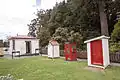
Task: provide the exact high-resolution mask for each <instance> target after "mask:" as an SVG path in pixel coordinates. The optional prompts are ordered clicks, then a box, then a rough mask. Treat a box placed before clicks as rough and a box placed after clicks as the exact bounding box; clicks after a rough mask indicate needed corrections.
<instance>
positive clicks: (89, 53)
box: [87, 42, 91, 66]
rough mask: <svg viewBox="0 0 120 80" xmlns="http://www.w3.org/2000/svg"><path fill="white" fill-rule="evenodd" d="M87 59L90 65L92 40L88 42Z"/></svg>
mask: <svg viewBox="0 0 120 80" xmlns="http://www.w3.org/2000/svg"><path fill="white" fill-rule="evenodd" d="M87 53H88V54H87V59H88V66H90V65H91V48H90V42H89V43H87Z"/></svg>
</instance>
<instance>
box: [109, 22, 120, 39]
mask: <svg viewBox="0 0 120 80" xmlns="http://www.w3.org/2000/svg"><path fill="white" fill-rule="evenodd" d="M111 38H112V41H119V40H120V20H119V21H118V22H117V23H116V24H115V26H114V30H113V32H112V34H111Z"/></svg>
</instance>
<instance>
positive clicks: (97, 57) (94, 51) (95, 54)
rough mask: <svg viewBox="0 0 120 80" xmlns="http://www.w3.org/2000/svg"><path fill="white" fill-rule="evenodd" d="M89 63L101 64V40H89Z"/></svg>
mask: <svg viewBox="0 0 120 80" xmlns="http://www.w3.org/2000/svg"><path fill="white" fill-rule="evenodd" d="M91 63H92V64H95V65H103V54H102V40H97V41H93V42H91Z"/></svg>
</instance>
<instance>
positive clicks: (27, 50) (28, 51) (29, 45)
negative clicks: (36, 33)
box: [25, 41, 31, 54]
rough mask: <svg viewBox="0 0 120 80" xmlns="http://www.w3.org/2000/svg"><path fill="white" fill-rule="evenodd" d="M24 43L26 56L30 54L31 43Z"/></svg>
mask: <svg viewBox="0 0 120 80" xmlns="http://www.w3.org/2000/svg"><path fill="white" fill-rule="evenodd" d="M25 42H26V54H30V53H31V41H25Z"/></svg>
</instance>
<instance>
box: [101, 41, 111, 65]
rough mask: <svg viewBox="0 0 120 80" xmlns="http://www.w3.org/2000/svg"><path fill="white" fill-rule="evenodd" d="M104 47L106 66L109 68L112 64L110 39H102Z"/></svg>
mask: <svg viewBox="0 0 120 80" xmlns="http://www.w3.org/2000/svg"><path fill="white" fill-rule="evenodd" d="M102 45H103V60H104V66H105V67H107V66H108V65H109V64H110V60H109V45H108V39H102Z"/></svg>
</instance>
